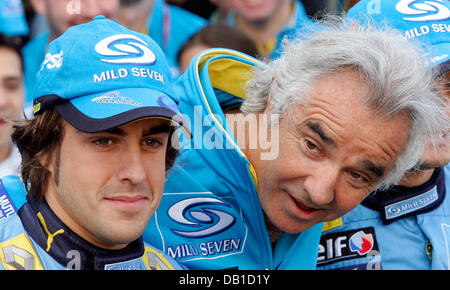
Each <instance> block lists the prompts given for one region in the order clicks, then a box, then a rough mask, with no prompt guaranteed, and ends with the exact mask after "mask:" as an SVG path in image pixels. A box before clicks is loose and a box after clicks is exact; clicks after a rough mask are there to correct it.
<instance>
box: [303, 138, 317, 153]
mask: <svg viewBox="0 0 450 290" xmlns="http://www.w3.org/2000/svg"><path fill="white" fill-rule="evenodd" d="M305 144H306V147H307V148H308V149H309V150H310V151H311V152H313V153H319V152H320V149H319V147H317V146H316V144H314V143H313V142H311V141H309V140H305Z"/></svg>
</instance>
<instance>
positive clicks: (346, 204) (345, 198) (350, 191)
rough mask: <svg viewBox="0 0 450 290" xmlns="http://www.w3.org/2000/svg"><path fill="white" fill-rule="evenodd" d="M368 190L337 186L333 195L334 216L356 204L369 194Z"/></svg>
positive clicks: (343, 212)
mask: <svg viewBox="0 0 450 290" xmlns="http://www.w3.org/2000/svg"><path fill="white" fill-rule="evenodd" d="M370 192H371V191H370V190H364V189H358V190H356V189H354V188H349V187H346V188H344V187H337V188H336V195H335V206H334V209H335V213H336V218H337V217H339V216H342V215H344V214H346V213H347V212H349V211H351V210H352V209H354V208H355V207H356V206H358V205H359V204H360V203H361V202H362V201H363V200H364V199H365V198H366V197H367V196H369V194H370Z"/></svg>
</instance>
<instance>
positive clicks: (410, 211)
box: [318, 0, 450, 270]
mask: <svg viewBox="0 0 450 290" xmlns="http://www.w3.org/2000/svg"><path fill="white" fill-rule="evenodd" d="M425 2H426V3H419V1H404V0H401V1H398V0H382V1H368V0H367V1H366V0H364V1H360V2H359V3H357V4H356V5H355V6H354V7H353V8H352V9H350V10H349V12H348V15H347V18H348V20H349V23H351V24H353V25H358V26H359V25H366V24H367V23H368V22H371V23H374V24H376V25H381V26H385V25H387V26H391V27H392V28H395V29H398V30H400V31H401V32H402V33H403V34H404V36H405V38H407V39H409V40H410V41H413V42H416V43H417V44H418V45H420V46H422V47H423V48H424V50H425V57H426V58H428V59H430V69H432V70H435V71H436V74H435V78H436V79H437V80H438V82H439V84H438V85H439V86H442V87H441V88H439V89H438V91H439V93H440V95H441V97H442V99H443V104H444V108H445V109H446V110H449V108H448V105H449V104H450V99H449V95H448V94H449V91H448V86H449V84H450V2H449V1H448V0H443V1H440V0H439V1H425ZM404 66H405V67H407V66H408V64H407V63H405V64H404ZM447 114H448V115H449V116H450V111H447ZM449 161H450V140H449V134H448V132H447V133H444V134H443V135H442V136H440V138H439V140H437V141H435V143H434V145H431V144H430V145H429V146H428V148H426V150H425V152H424V153H423V154H422V156H421V158H420V161H419V163H418V164H417V165H416V166H415V167H414V168H412V169H411V170H409V171H408V172H407V173H406V175H405V177H404V178H403V179H402V180H401V181H400V182H399V183H398V184H397V185H395V186H392V187H390V188H389V189H387V190H381V191H376V192H374V193H372V194H371V195H370V196H369V197H368V198H367V199H365V200H364V201H363V202H362V204H361V205H359V206H358V207H356V208H355V209H354V210H353V211H351V212H350V213H348V214H346V215H344V216H343V217H342V218H340V219H338V220H335V221H333V222H331V223H329V224H328V225H329V227H328V229H327V230H326V231H325V232H324V234H323V236H322V239H321V245H320V247H319V257H318V268H319V269H363V270H366V269H367V270H370V269H391V270H392V269H403V270H404V269H416V270H418V269H420V270H425V269H450V268H449V267H450V251H449V249H450V197H449V193H450V165H449V164H448V162H449Z"/></svg>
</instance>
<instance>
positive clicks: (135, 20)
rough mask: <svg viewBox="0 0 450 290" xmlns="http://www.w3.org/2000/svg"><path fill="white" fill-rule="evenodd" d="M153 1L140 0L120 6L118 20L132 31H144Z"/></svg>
mask: <svg viewBox="0 0 450 290" xmlns="http://www.w3.org/2000/svg"><path fill="white" fill-rule="evenodd" d="M153 3H154V1H141V2H140V3H138V4H135V5H132V6H131V7H123V8H121V12H120V14H119V22H120V23H121V24H122V25H123V26H125V27H127V28H129V29H131V30H134V31H138V32H146V30H147V29H148V28H147V21H148V18H149V15H151V11H152V9H153Z"/></svg>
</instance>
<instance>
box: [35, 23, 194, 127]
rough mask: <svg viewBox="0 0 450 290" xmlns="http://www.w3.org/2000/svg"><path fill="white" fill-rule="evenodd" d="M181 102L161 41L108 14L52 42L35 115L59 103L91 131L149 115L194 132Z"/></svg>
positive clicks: (37, 93)
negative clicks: (182, 112) (159, 44)
mask: <svg viewBox="0 0 450 290" xmlns="http://www.w3.org/2000/svg"><path fill="white" fill-rule="evenodd" d="M178 102H179V98H177V96H176V95H175V93H174V91H173V87H172V82H171V72H170V69H169V66H168V64H167V61H166V58H165V56H164V54H163V52H162V51H161V49H160V48H159V46H158V45H157V44H156V43H155V42H154V41H153V40H152V39H151V38H150V37H149V36H147V35H144V34H141V33H137V32H135V31H132V30H129V29H127V28H125V27H123V26H121V25H120V24H118V23H116V22H114V21H112V20H109V19H106V18H105V17H104V16H97V17H95V18H94V19H93V20H92V21H91V22H89V23H86V24H81V25H77V26H73V27H71V28H69V29H68V30H67V31H66V32H65V33H64V34H62V35H61V36H60V37H58V38H57V39H55V40H54V41H52V42H51V43H50V44H49V46H48V51H47V54H46V56H45V59H44V61H43V62H42V64H41V68H40V70H39V72H38V74H37V84H36V87H35V89H34V92H33V112H34V114H35V115H38V114H40V113H41V112H43V111H45V110H47V109H49V108H55V109H56V110H57V111H58V112H59V113H60V114H61V116H62V117H63V118H64V119H65V120H66V121H67V122H69V123H70V124H71V125H72V126H73V127H75V128H76V129H78V130H80V131H83V132H87V133H94V132H101V131H105V130H108V129H111V128H114V127H118V126H121V125H124V124H127V123H130V122H133V121H136V120H139V119H144V118H162V119H167V120H171V121H172V122H173V123H176V124H179V125H181V126H183V128H184V129H185V130H186V131H188V132H189V128H188V127H186V126H187V125H188V124H186V122H184V121H183V118H182V117H181V113H180V110H179V108H178V106H177V104H178Z"/></svg>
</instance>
